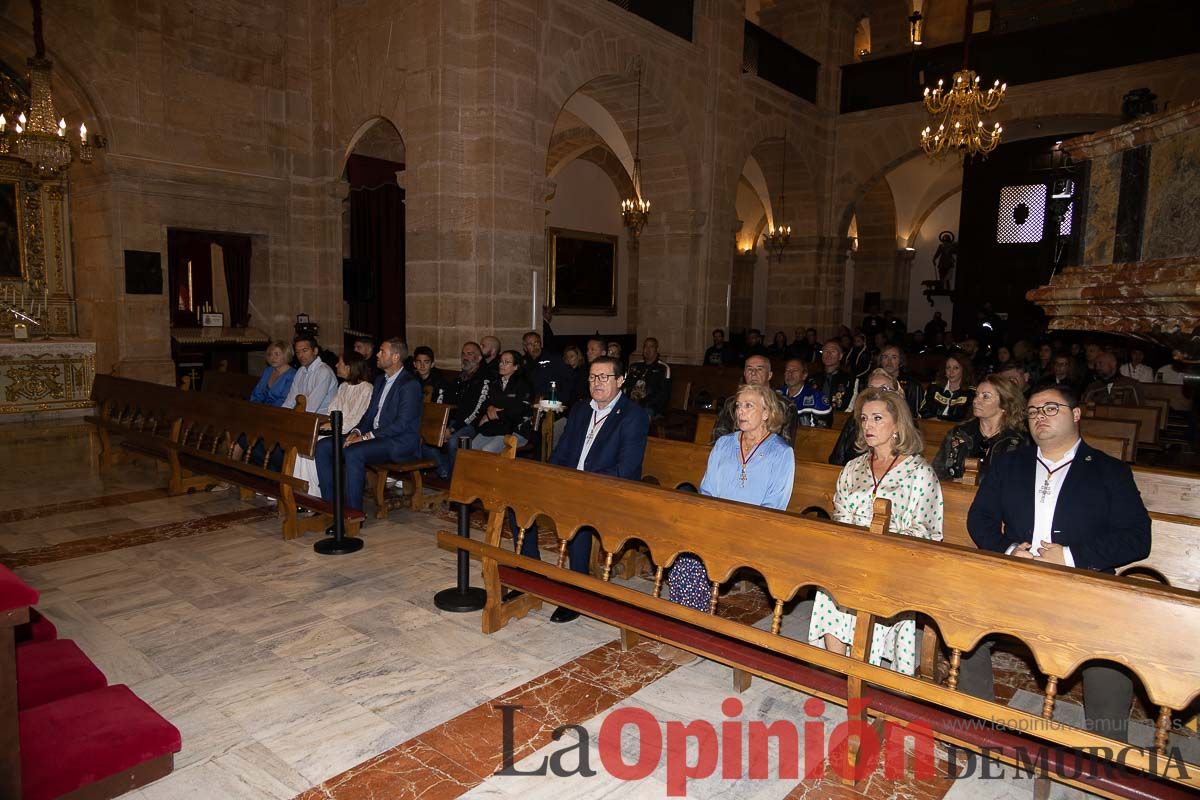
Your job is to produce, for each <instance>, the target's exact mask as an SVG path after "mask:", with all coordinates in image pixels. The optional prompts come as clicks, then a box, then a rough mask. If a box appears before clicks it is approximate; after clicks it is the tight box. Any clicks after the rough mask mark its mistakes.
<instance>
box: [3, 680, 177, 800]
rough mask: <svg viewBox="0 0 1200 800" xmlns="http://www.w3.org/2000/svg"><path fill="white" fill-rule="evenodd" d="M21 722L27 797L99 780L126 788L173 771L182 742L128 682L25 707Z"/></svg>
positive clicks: (46, 799) (44, 798)
mask: <svg viewBox="0 0 1200 800" xmlns="http://www.w3.org/2000/svg"><path fill="white" fill-rule="evenodd" d="M20 726H21V789H22V792H21V796H22V798H23V800H50V799H51V798H55V797H61V796H62V795H64V794H67V793H69V792H73V791H75V790H76V789H80V788H83V787H84V786H90V785H91V784H94V783H98V782H100V781H108V782H109V783H111V784H113V785H119V786H120V787H122V788H121V791H128V790H129V789H130V788H133V787H135V786H139V785H142V784H143V783H145V782H147V780H153V779H154V778H157V777H161V776H162V775H165V774H167V773H168V772H170V770H171V762H172V754H173V753H178V752H179V749H180V746H181V742H180V737H179V730H178V729H177V728H176V727H175V726H174V725H172V724H171V723H169V722H167V721H166V720H165V719H163V718H162V717H161V716H159V714H158V713H156V712H155V711H154V709H152V708H150V706H148V705H146V704H145V703H144V702H142V700H141V699H140V698H138V696H137V695H135V694H134V693H133V692H131V691H130V690H129V687H128V686H124V685H117V686H109V687H107V688H104V689H97V690H95V691H92V692H86V693H85V694H77V695H74V696H72V697H67V698H64V699H62V700H55V701H54V702H53V703H46V704H45V705H41V706H37V707H36V708H31V709H29V710H27V711H22V712H20ZM147 767H150V768H154V767H157V769H151V770H147V769H146V768H147ZM116 793H117V794H119V793H120V792H119V791H118V792H116ZM110 796H111V795H110Z"/></svg>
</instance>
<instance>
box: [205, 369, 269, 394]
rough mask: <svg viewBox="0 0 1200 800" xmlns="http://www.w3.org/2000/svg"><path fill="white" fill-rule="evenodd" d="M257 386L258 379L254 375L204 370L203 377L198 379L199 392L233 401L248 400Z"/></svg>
mask: <svg viewBox="0 0 1200 800" xmlns="http://www.w3.org/2000/svg"><path fill="white" fill-rule="evenodd" d="M257 385H258V377H257V376H255V375H243V374H242V373H240V372H221V371H219V370H215V369H206V370H204V376H203V377H202V378H201V379H200V391H202V392H204V393H205V394H215V395H216V396H218V397H231V398H233V399H235V400H249V399H250V395H252V394H254V387H256V386H257Z"/></svg>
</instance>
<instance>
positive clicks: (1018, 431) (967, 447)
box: [933, 375, 1029, 481]
mask: <svg viewBox="0 0 1200 800" xmlns="http://www.w3.org/2000/svg"><path fill="white" fill-rule="evenodd" d="M971 408H972V412H973V414H974V416H973V417H972V418H971V419H969V420H967V421H966V422H964V423H962V424H961V425H955V426H954V428H953V429H952V430H951V431H950V432H949V433H947V434H946V437H945V438H944V439H942V446H941V447H940V448H938V453H937V456H935V457H934V459H933V471H934V472H936V473H937V476H938V477H939V478H941V479H942V480H944V481H945V480H953V479H956V478H961V477H962V476H963V472H964V471H965V470H966V465H967V459H968V458H978V459H979V478H980V480H982V479H983V475H984V473H986V472H987V467H988V464H989V463H990V461H991V460H992V458H994V457H995V456H997V455H999V454H1000V453H1007V452H1008V451H1009V450H1016V449H1017V448H1018V447H1023V446H1025V445H1027V444H1029V426H1028V424H1027V423H1026V419H1025V395H1024V394H1023V393H1022V392H1021V388H1020V387H1019V386H1018V385H1017V382H1016V381H1014V380H1013V379H1012V378H1008V377H1006V376H1004V375H989V376H988V377H987V379H986V380H982V381H980V382H979V386H977V387H976V388H975V398H974V400H973V401H972V403H971Z"/></svg>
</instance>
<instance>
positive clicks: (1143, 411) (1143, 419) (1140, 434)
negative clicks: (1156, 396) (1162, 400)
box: [1083, 405, 1165, 447]
mask: <svg viewBox="0 0 1200 800" xmlns="http://www.w3.org/2000/svg"><path fill="white" fill-rule="evenodd" d="M1159 413H1160V410H1159V409H1158V408H1155V407H1154V406H1100V405H1097V406H1088V407H1087V408H1086V409H1084V412H1083V415H1084V417H1085V418H1088V419H1117V420H1128V421H1129V422H1136V423H1137V426H1138V427H1137V439H1136V441H1137V446H1138V447H1157V446H1158V431H1159V428H1160V423H1159ZM1164 423H1165V420H1164Z"/></svg>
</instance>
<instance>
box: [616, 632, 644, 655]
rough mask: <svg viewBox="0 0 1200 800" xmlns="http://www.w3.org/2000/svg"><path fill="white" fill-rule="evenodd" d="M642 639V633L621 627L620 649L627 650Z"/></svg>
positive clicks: (635, 645)
mask: <svg viewBox="0 0 1200 800" xmlns="http://www.w3.org/2000/svg"><path fill="white" fill-rule="evenodd" d="M641 641H642V635H641V634H640V633H638V632H637V631H631V630H628V629H626V628H622V629H621V650H623V651H625V652H628V651H630V650H632V649H633V648H635V647H637V646H638V643H639V642H641Z"/></svg>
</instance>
